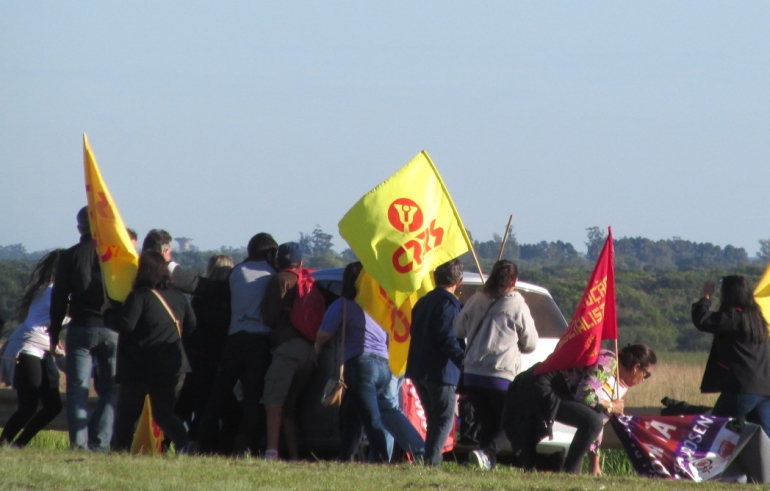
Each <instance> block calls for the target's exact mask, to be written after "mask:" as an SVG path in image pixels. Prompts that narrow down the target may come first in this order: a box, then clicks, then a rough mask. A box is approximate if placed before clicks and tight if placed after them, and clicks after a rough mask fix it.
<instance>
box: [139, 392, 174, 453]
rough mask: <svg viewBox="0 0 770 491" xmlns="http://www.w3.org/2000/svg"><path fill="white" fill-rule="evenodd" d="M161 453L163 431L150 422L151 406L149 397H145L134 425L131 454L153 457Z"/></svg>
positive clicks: (153, 422)
mask: <svg viewBox="0 0 770 491" xmlns="http://www.w3.org/2000/svg"><path fill="white" fill-rule="evenodd" d="M177 450H179V449H177ZM162 452H163V431H162V430H161V429H160V427H159V426H158V425H157V424H155V421H153V420H152V404H150V396H149V395H146V396H144V408H143V409H142V416H141V418H139V423H138V424H137V425H136V431H135V432H134V441H133V442H131V453H132V454H149V455H155V454H160V453H162Z"/></svg>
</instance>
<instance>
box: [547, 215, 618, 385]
mask: <svg viewBox="0 0 770 491" xmlns="http://www.w3.org/2000/svg"><path fill="white" fill-rule="evenodd" d="M615 308H616V307H615V252H614V247H613V243H612V228H610V229H609V234H608V235H607V240H606V241H605V243H604V247H603V248H602V252H601V254H599V258H598V259H597V261H596V266H595V267H594V271H593V273H592V274H591V279H590V280H588V284H587V285H586V289H585V291H583V297H582V298H581V299H580V303H579V304H578V307H577V310H576V311H575V315H574V316H573V317H572V322H570V324H569V326H568V327H567V330H565V331H564V334H562V336H561V339H559V342H558V344H557V345H556V348H555V349H554V350H553V353H551V354H550V355H548V358H546V359H545V361H544V362H543V363H541V364H540V366H538V367H537V369H535V375H542V374H544V373H548V372H553V371H556V370H565V369H568V368H578V367H585V366H589V365H593V364H594V363H596V360H597V358H598V356H599V350H600V349H601V344H602V341H603V340H605V339H617V337H618V321H617V313H616V310H615Z"/></svg>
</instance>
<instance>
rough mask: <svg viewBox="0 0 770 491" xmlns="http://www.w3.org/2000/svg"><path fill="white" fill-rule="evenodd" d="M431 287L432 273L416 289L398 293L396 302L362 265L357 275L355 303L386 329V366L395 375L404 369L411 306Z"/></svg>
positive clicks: (407, 353)
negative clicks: (387, 365)
mask: <svg viewBox="0 0 770 491" xmlns="http://www.w3.org/2000/svg"><path fill="white" fill-rule="evenodd" d="M433 288H434V284H433V275H428V276H427V277H426V278H425V279H424V281H423V283H422V285H420V288H419V289H418V290H417V291H415V292H412V293H411V294H410V295H408V296H405V295H404V294H401V293H399V297H400V298H399V300H400V304H398V305H397V303H396V301H395V300H393V299H391V298H390V297H389V296H388V293H387V292H386V291H385V289H384V288H382V287H381V286H380V284H379V283H377V281H376V280H375V279H374V278H372V276H371V275H369V273H368V272H367V271H366V269H364V270H363V271H361V274H360V275H359V276H358V280H357V281H356V291H357V292H358V294H357V295H356V303H357V304H358V305H360V306H361V308H362V309H364V311H366V313H367V314H369V316H370V317H371V318H372V319H374V321H375V322H376V323H377V324H378V325H379V326H380V327H382V329H383V330H384V331H385V332H387V333H388V339H389V342H388V360H389V362H390V370H391V371H392V372H393V374H394V375H396V376H397V377H400V376H402V375H403V374H404V372H405V371H406V360H407V357H408V355H409V340H410V332H411V328H412V327H411V326H412V306H413V305H414V304H415V303H417V300H418V299H419V298H420V297H422V296H423V295H425V294H426V293H428V292H429V291H431V290H432V289H433Z"/></svg>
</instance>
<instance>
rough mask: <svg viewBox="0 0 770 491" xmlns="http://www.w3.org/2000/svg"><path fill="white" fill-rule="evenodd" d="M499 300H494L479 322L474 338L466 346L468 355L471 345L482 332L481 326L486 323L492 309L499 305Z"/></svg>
mask: <svg viewBox="0 0 770 491" xmlns="http://www.w3.org/2000/svg"><path fill="white" fill-rule="evenodd" d="M497 300H498V299H494V300H492V303H491V304H489V307H487V311H486V312H484V316H483V317H482V318H481V320H479V323H478V324H477V325H476V330H474V331H473V336H471V338H470V339H469V340H468V343H467V344H466V345H465V352H466V353H467V352H468V351H470V349H471V345H473V341H474V340H475V339H476V336H478V334H479V331H480V330H481V324H483V323H484V319H486V318H487V315H489V311H490V310H492V307H493V306H494V305H495V304H496V303H497Z"/></svg>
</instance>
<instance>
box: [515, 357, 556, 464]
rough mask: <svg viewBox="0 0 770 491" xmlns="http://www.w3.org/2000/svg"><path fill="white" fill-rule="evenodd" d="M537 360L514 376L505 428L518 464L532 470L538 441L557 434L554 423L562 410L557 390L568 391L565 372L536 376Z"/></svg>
mask: <svg viewBox="0 0 770 491" xmlns="http://www.w3.org/2000/svg"><path fill="white" fill-rule="evenodd" d="M539 365H540V363H536V364H535V365H533V366H532V367H530V368H528V369H527V370H525V371H523V372H521V373H520V374H518V375H517V376H516V378H514V379H513V382H511V385H509V386H508V391H507V392H506V394H505V406H504V409H503V431H504V432H505V436H506V437H508V440H509V441H510V442H511V450H512V451H513V455H514V456H515V457H516V459H517V461H518V464H519V465H521V466H522V467H524V468H527V469H531V468H533V467H534V466H535V456H536V455H537V444H538V443H539V442H540V440H542V439H543V438H545V437H547V436H553V423H554V420H555V419H556V413H557V411H558V410H559V402H560V398H559V396H558V394H557V392H566V391H567V386H566V383H565V382H564V377H563V376H562V374H561V372H558V371H556V372H549V373H545V374H543V375H537V376H536V375H535V369H536V368H537V367H538V366H539Z"/></svg>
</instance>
